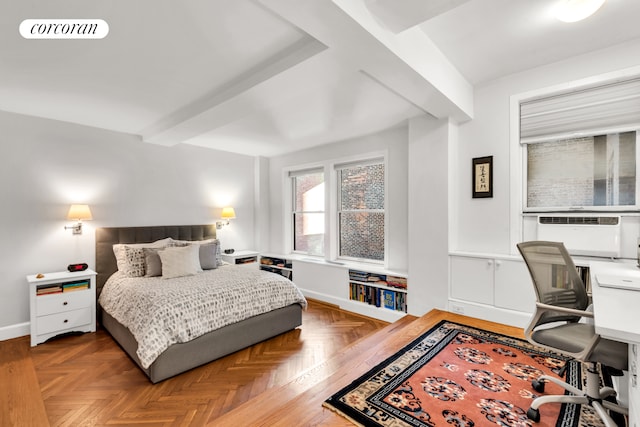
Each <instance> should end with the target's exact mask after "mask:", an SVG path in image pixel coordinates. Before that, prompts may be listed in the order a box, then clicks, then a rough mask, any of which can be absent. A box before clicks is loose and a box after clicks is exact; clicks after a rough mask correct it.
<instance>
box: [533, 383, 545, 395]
mask: <svg viewBox="0 0 640 427" xmlns="http://www.w3.org/2000/svg"><path fill="white" fill-rule="evenodd" d="M531 387H533V389H534V390H535V391H537V392H538V393H544V381H538V380H533V381H531Z"/></svg>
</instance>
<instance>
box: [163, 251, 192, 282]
mask: <svg viewBox="0 0 640 427" xmlns="http://www.w3.org/2000/svg"><path fill="white" fill-rule="evenodd" d="M158 255H159V256H160V260H161V261H162V278H163V279H171V278H173V277H182V276H193V275H194V274H197V273H198V272H199V271H200V248H199V246H197V245H189V246H183V247H168V248H165V249H162V250H160V251H158Z"/></svg>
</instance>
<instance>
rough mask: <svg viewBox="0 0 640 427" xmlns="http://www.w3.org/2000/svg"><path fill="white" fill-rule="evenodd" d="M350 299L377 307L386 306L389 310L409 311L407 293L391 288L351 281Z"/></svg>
mask: <svg viewBox="0 0 640 427" xmlns="http://www.w3.org/2000/svg"><path fill="white" fill-rule="evenodd" d="M349 299H350V300H353V301H360V302H364V303H367V304H370V305H375V306H376V307H384V308H387V309H389V310H396V311H403V312H405V313H406V312H407V294H406V293H404V292H395V291H393V290H391V289H382V288H378V287H375V286H367V285H363V284H361V283H353V282H351V283H349Z"/></svg>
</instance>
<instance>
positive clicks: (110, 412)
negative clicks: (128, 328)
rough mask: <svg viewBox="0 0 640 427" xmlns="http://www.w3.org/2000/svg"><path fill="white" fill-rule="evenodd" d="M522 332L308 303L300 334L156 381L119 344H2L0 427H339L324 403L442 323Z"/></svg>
mask: <svg viewBox="0 0 640 427" xmlns="http://www.w3.org/2000/svg"><path fill="white" fill-rule="evenodd" d="M443 319H446V320H452V321H457V322H460V323H466V324H469V325H472V326H476V327H480V328H483V329H487V330H492V331H494V332H498V333H502V334H506V335H512V336H519V337H521V336H522V330H521V329H518V328H513V327H508V326H505V325H499V324H494V323H490V322H485V321H480V320H478V319H472V318H468V317H465V316H459V315H455V314H452V313H447V312H442V311H438V310H432V311H431V312H429V313H427V314H426V315H424V316H422V317H420V318H416V317H413V316H405V317H404V318H402V319H401V320H399V321H397V322H395V323H393V324H386V323H384V322H380V321H376V320H374V319H369V318H365V317H361V316H358V315H355V314H352V313H348V312H345V311H341V310H339V309H337V308H335V307H332V306H329V305H325V304H322V303H319V302H314V301H310V304H309V309H308V310H307V311H306V312H305V313H303V325H302V327H301V328H299V329H296V330H294V331H290V332H288V333H285V334H282V335H280V336H278V337H275V338H273V339H271V340H268V341H265V342H263V343H260V344H257V345H255V346H253V347H251V348H248V349H245V350H241V351H239V352H236V353H234V354H232V355H229V356H227V357H224V358H222V359H219V360H217V361H214V362H211V363H209V364H207V365H205V366H202V367H200V368H196V369H194V370H192V371H189V372H187V373H184V374H181V375H179V376H176V377H174V378H170V379H168V380H166V381H163V382H161V383H159V384H155V385H153V384H151V383H150V382H149V381H148V379H147V378H146V376H144V374H143V373H142V372H141V371H140V370H139V369H138V368H137V367H136V366H135V364H134V363H133V362H132V361H131V360H130V359H129V358H128V356H127V355H126V354H125V353H124V352H123V351H122V350H121V349H120V348H119V347H118V345H117V344H116V343H115V342H114V341H113V339H112V338H111V337H110V336H109V335H108V334H107V333H106V332H105V331H104V330H101V329H99V330H98V332H97V333H95V334H85V335H80V336H73V337H66V338H61V339H58V340H54V341H51V342H48V343H46V344H43V345H39V346H37V347H34V348H30V347H29V340H28V337H22V338H17V339H14V340H9V341H4V342H0V398H1V401H0V404H1V406H0V410H1V411H0V426H2V427H4V426H16V427H31V426H33V427H44V426H46V425H51V426H224V427H226V426H229V427H245V426H250V427H257V426H265V427H266V426H268V427H274V426H286V427H292V426H320V425H322V426H332V427H346V426H351V424H350V423H349V422H348V421H347V420H346V419H344V418H342V417H340V416H339V415H336V414H334V413H333V412H331V411H330V410H328V409H325V408H323V407H322V402H323V401H324V399H326V398H327V397H329V396H331V395H332V394H333V393H334V392H335V391H337V390H339V389H340V388H342V387H343V386H345V385H346V384H348V383H349V382H351V381H353V380H354V379H355V378H357V377H358V376H359V375H361V374H362V373H364V372H366V371H368V370H369V369H370V368H371V367H373V366H375V365H376V364H377V363H379V362H381V361H382V360H384V359H386V358H387V357H388V356H390V355H391V354H393V353H394V352H395V351H397V350H398V349H399V348H402V347H403V346H404V345H406V344H407V343H408V342H410V341H411V340H412V339H414V338H415V337H416V336H419V335H420V334H421V333H422V332H424V331H426V330H428V329H429V328H430V327H432V326H433V325H435V324H436V323H437V322H438V321H440V320H443Z"/></svg>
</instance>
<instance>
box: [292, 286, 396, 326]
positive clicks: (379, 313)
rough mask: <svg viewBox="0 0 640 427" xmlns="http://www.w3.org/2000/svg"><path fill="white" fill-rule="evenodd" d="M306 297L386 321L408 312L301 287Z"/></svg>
mask: <svg viewBox="0 0 640 427" xmlns="http://www.w3.org/2000/svg"><path fill="white" fill-rule="evenodd" d="M300 290H301V291H302V293H303V294H304V296H305V297H306V298H311V299H314V300H318V301H322V302H325V303H329V304H332V305H335V306H337V307H339V308H341V309H342V310H345V311H349V312H352V313H355V314H359V315H361V316H366V317H372V318H374V319H378V320H382V321H384V322H389V323H393V322H395V321H396V320H398V319H401V318H402V317H404V316H406V314H407V313H403V312H400V311H395V310H389V309H386V308H380V307H376V306H373V305H368V304H365V303H362V302H359V301H351V300H348V299H343V298H336V297H334V296H332V295H327V294H323V293H320V292H315V291H310V290H308V289H302V288H301V289H300Z"/></svg>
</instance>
